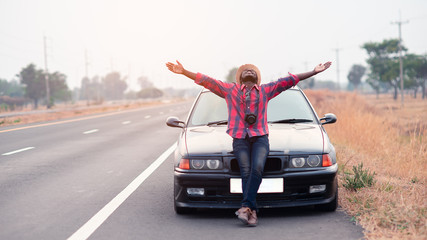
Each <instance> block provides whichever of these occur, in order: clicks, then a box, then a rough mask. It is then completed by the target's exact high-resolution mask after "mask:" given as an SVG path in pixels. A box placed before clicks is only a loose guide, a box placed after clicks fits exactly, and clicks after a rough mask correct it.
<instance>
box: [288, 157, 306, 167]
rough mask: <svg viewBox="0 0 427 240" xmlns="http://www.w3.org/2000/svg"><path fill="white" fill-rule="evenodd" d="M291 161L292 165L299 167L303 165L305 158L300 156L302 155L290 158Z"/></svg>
mask: <svg viewBox="0 0 427 240" xmlns="http://www.w3.org/2000/svg"><path fill="white" fill-rule="evenodd" d="M291 162H292V166H293V167H296V168H300V167H302V166H304V164H305V158H302V157H296V158H292V160H291Z"/></svg>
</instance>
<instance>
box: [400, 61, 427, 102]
mask: <svg viewBox="0 0 427 240" xmlns="http://www.w3.org/2000/svg"><path fill="white" fill-rule="evenodd" d="M403 65H404V70H405V77H406V79H407V81H405V87H407V88H412V89H413V90H414V98H416V97H417V91H418V89H419V88H421V91H422V92H421V94H422V98H423V99H425V97H426V80H427V56H421V55H416V54H408V55H406V56H405V58H404V59H403Z"/></svg>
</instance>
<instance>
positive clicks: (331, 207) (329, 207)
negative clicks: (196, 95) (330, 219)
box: [315, 186, 338, 212]
mask: <svg viewBox="0 0 427 240" xmlns="http://www.w3.org/2000/svg"><path fill="white" fill-rule="evenodd" d="M315 207H316V209H317V210H320V211H323V212H334V211H335V210H337V207H338V186H336V189H335V197H334V199H332V201H331V202H330V203H326V204H320V205H316V206H315Z"/></svg>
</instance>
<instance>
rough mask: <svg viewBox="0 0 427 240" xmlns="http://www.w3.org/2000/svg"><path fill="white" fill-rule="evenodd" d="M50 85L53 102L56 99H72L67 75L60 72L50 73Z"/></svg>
mask: <svg viewBox="0 0 427 240" xmlns="http://www.w3.org/2000/svg"><path fill="white" fill-rule="evenodd" d="M49 87H50V92H51V96H50V97H51V100H50V101H51V103H52V104H54V103H55V100H60V101H69V100H71V91H70V90H69V89H68V85H67V76H66V75H65V74H63V73H60V72H54V73H50V74H49Z"/></svg>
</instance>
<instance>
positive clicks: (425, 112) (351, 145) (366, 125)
mask: <svg viewBox="0 0 427 240" xmlns="http://www.w3.org/2000/svg"><path fill="white" fill-rule="evenodd" d="M306 93H307V95H308V97H309V99H310V101H311V102H312V104H313V105H314V107H315V108H316V109H317V112H318V114H319V115H320V116H323V114H325V113H328V112H332V113H335V114H336V115H337V118H338V121H337V123H336V124H333V125H326V126H325V128H326V130H327V131H328V134H329V136H330V138H331V140H332V142H333V143H334V145H335V147H336V150H337V158H338V163H339V164H340V173H339V182H340V200H339V201H340V205H341V206H342V207H343V208H344V209H345V210H346V211H347V212H348V213H349V214H350V215H352V216H354V219H355V220H356V221H357V222H358V223H360V224H361V225H362V226H363V227H364V229H365V236H366V238H367V239H427V221H426V215H427V201H426V199H427V194H426V192H427V190H426V181H427V171H426V170H427V121H426V119H427V100H424V101H421V100H420V99H417V100H413V99H409V98H407V99H405V100H406V101H407V102H406V103H405V107H404V108H401V107H400V101H397V102H395V101H394V100H392V99H391V98H390V97H389V96H386V97H384V96H383V97H382V98H380V99H376V98H375V96H374V97H364V96H361V95H356V94H353V93H335V92H330V91H306ZM360 163H363V166H364V168H366V169H368V170H370V171H373V172H375V174H376V175H375V178H374V179H375V181H376V182H375V184H374V186H373V187H369V188H363V189H361V190H359V191H357V192H354V191H350V190H347V189H345V188H344V187H342V183H343V180H344V176H345V172H351V171H350V170H351V169H352V167H353V166H357V165H359V164H360Z"/></svg>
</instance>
